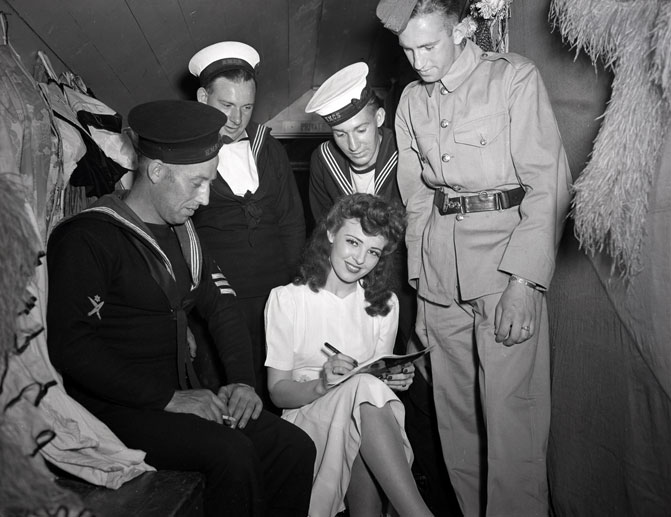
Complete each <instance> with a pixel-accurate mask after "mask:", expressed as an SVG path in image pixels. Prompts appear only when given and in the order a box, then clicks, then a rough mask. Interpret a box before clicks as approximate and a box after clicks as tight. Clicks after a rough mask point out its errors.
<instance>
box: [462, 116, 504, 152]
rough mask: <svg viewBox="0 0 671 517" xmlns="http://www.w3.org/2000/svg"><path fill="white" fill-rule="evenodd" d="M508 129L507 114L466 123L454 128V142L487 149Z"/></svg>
mask: <svg viewBox="0 0 671 517" xmlns="http://www.w3.org/2000/svg"><path fill="white" fill-rule="evenodd" d="M507 127H508V114H507V113H505V112H502V113H497V114H496V115H489V116H486V117H480V118H477V119H475V120H470V121H468V122H464V123H463V124H460V125H459V126H457V127H455V128H454V141H455V142H456V143H458V144H465V145H470V146H473V147H487V146H488V145H489V144H490V143H491V142H493V141H494V140H496V138H497V137H498V136H499V135H500V134H501V133H502V132H503V130H504V129H506V128H507Z"/></svg>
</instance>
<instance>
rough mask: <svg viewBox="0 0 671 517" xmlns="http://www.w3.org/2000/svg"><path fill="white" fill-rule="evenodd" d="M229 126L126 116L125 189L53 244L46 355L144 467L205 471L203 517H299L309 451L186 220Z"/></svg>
mask: <svg viewBox="0 0 671 517" xmlns="http://www.w3.org/2000/svg"><path fill="white" fill-rule="evenodd" d="M226 120H227V119H226V116H225V115H224V114H223V113H221V112H219V111H218V110H216V109H214V108H211V107H210V106H207V105H205V104H201V103H197V102H190V101H156V102H150V103H147V104H142V105H140V106H137V107H135V108H134V109H133V110H131V112H130V114H129V124H130V126H131V129H132V130H133V131H134V132H135V133H136V134H137V136H138V143H137V146H138V153H139V167H138V171H137V174H136V178H135V182H134V184H133V186H132V188H131V190H130V191H126V192H125V193H124V194H121V195H117V194H116V193H115V194H109V195H107V196H104V197H102V198H100V200H98V202H97V203H96V204H95V205H93V206H92V207H91V208H89V209H87V210H84V211H83V212H81V213H80V214H78V215H76V216H74V217H72V218H70V219H68V220H66V221H64V222H62V223H61V224H60V225H59V226H58V227H57V228H56V229H55V230H54V232H53V234H52V235H51V237H50V239H49V244H48V252H47V260H48V268H49V303H48V309H47V324H48V328H49V337H48V346H49V353H50V356H51V359H52V361H53V364H54V365H55V367H56V368H57V369H58V370H59V371H60V373H61V374H62V375H63V380H64V383H65V387H66V389H67V391H68V393H69V394H70V395H71V396H73V397H74V398H75V399H76V400H78V401H79V402H80V403H82V404H83V405H84V406H85V407H86V408H87V409H89V410H90V411H91V412H92V413H93V414H94V415H96V416H97V417H98V418H99V419H100V420H102V421H103V422H104V423H105V424H107V425H108V426H109V427H110V428H111V429H112V431H114V432H115V433H116V434H117V435H118V436H119V438H121V440H122V441H123V442H124V443H125V444H126V445H127V446H129V447H132V448H137V449H142V450H144V451H146V453H147V456H146V461H147V463H149V464H150V465H152V466H154V467H156V468H158V469H172V470H191V471H200V472H202V473H204V474H205V477H206V489H205V497H204V506H205V513H206V514H207V515H215V514H216V515H222V514H226V515H236V516H238V515H239V516H246V515H250V516H251V515H254V516H257V515H286V516H295V515H306V514H307V508H308V503H309V498H310V487H311V482H312V470H313V464H314V456H315V448H314V444H313V443H312V441H311V440H310V439H309V437H308V436H307V435H306V434H305V433H304V432H303V431H301V430H300V429H298V428H297V427H295V426H293V425H291V424H289V423H287V422H285V421H283V420H281V419H279V418H278V417H276V416H275V415H273V414H271V413H268V412H266V411H265V410H263V409H262V403H261V400H260V399H259V397H258V395H257V394H256V392H255V390H254V382H255V381H254V372H253V369H252V352H251V346H250V342H249V334H248V332H247V329H246V327H245V325H244V323H243V319H242V317H241V314H240V310H239V308H238V306H237V302H236V297H235V292H234V291H233V289H232V288H231V286H230V285H229V283H228V281H227V279H226V277H225V276H224V275H223V274H222V272H221V271H220V270H219V268H218V267H217V265H216V263H215V262H214V261H213V260H212V258H211V257H209V256H208V255H207V253H204V252H203V250H202V249H201V246H200V243H199V240H198V237H197V235H196V232H195V229H194V226H193V223H192V222H191V216H192V215H193V213H194V212H195V211H196V210H197V209H198V207H200V206H203V205H207V203H208V201H209V195H210V184H211V183H212V180H213V178H214V177H215V176H216V174H217V162H218V157H217V153H218V151H219V148H220V147H221V145H222V143H223V141H224V139H225V136H223V132H222V131H221V130H222V127H223V126H224V124H225V123H226ZM92 304H93V306H92ZM191 310H194V311H197V312H198V313H199V314H200V315H201V316H202V317H203V319H204V320H205V321H207V323H208V327H209V331H210V333H211V334H212V336H213V337H214V340H215V343H216V347H217V352H218V355H219V358H220V360H221V362H222V364H223V367H224V369H225V371H226V376H227V379H228V383H227V384H226V385H224V386H221V387H220V388H219V389H218V390H217V391H216V392H213V391H211V390H209V389H202V388H201V387H200V383H199V380H198V378H197V376H196V375H195V372H194V369H193V366H192V363H191V359H190V355H189V347H188V344H187V316H188V313H189V312H190V311H191Z"/></svg>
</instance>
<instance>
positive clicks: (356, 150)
mask: <svg viewBox="0 0 671 517" xmlns="http://www.w3.org/2000/svg"><path fill="white" fill-rule="evenodd" d="M368 72H369V69H368V65H366V64H365V63H363V62H359V63H354V64H352V65H349V66H346V67H345V68H343V69H341V70H339V71H338V72H336V73H335V74H333V75H332V76H331V77H329V78H328V79H326V81H324V83H323V84H322V85H321V86H320V87H319V89H318V90H317V91H316V92H315V94H314V95H313V97H312V99H310V102H309V103H308V105H307V106H306V108H305V111H306V112H307V113H317V114H318V115H320V116H321V117H322V118H323V119H324V121H325V122H326V123H327V124H328V125H329V126H330V127H331V130H332V132H333V139H331V140H328V141H326V142H324V143H322V144H321V145H320V146H319V147H318V148H317V149H316V150H315V151H314V152H313V153H312V158H311V161H310V184H309V196H310V208H311V210H312V214H313V216H314V218H315V220H317V221H319V219H321V218H322V217H324V216H325V215H326V213H328V211H329V210H330V209H331V207H332V206H333V204H334V203H335V201H336V199H338V198H339V197H341V196H343V195H347V194H352V193H355V192H360V193H366V194H375V195H378V196H380V197H381V198H383V199H385V200H386V201H390V202H397V203H399V204H401V203H402V201H401V195H400V192H399V189H398V184H397V182H396V168H397V163H398V151H397V149H396V138H395V136H394V132H393V131H392V130H390V129H388V128H386V127H383V124H384V120H385V115H386V114H385V110H384V108H383V107H382V105H381V102H380V99H379V98H378V97H377V96H376V95H375V93H374V91H373V89H372V88H371V87H370V85H369V84H368ZM396 254H397V257H396V258H397V261H398V275H397V284H396V285H395V286H394V290H395V292H396V294H397V296H398V299H399V306H400V311H399V312H400V314H399V325H398V335H397V339H396V344H395V346H394V351H395V352H396V353H405V352H406V351H412V350H413V349H415V348H414V347H415V345H417V344H418V342H419V341H418V340H417V339H416V338H414V339H413V337H414V330H413V328H414V324H415V314H416V312H417V303H416V296H415V291H414V290H413V289H412V287H410V285H409V284H408V283H407V282H406V281H405V278H406V276H407V254H406V251H405V246H399V250H398V251H397V253H396ZM408 349H409V350H408ZM418 370H419V371H420V374H421V375H416V376H415V382H414V383H413V384H412V385H411V387H410V389H409V390H408V392H406V393H403V394H402V395H401V400H402V401H403V403H404V404H405V407H406V415H407V418H406V426H407V433H408V437H409V439H410V443H411V445H412V447H413V450H414V451H415V463H414V464H413V473H414V475H415V477H416V478H417V483H418V485H419V486H420V491H421V493H422V496H423V497H424V499H425V500H426V503H427V505H428V506H429V507H430V508H431V510H432V511H433V512H434V513H436V514H440V515H446V514H448V513H449V508H450V499H449V496H450V495H451V492H450V490H449V479H448V475H447V471H446V469H445V465H444V464H443V461H442V458H441V457H440V444H439V438H438V430H437V424H436V417H435V409H434V406H433V400H432V396H431V387H430V384H429V383H430V380H429V379H428V371H429V367H428V365H426V364H418ZM432 433H433V438H432ZM446 486H447V487H448V488H446ZM453 506H454V505H453Z"/></svg>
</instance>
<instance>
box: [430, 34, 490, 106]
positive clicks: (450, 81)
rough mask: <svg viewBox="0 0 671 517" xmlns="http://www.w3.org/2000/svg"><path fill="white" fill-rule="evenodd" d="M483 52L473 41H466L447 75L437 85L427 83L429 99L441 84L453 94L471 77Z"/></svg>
mask: <svg viewBox="0 0 671 517" xmlns="http://www.w3.org/2000/svg"><path fill="white" fill-rule="evenodd" d="M482 54H483V50H482V49H481V48H480V47H478V46H477V45H476V44H475V43H473V42H472V41H471V40H468V39H467V40H466V46H465V47H464V49H463V50H462V51H461V53H460V54H459V56H458V57H457V59H456V60H455V61H454V63H452V66H451V67H450V69H449V70H448V71H447V74H445V76H444V77H443V78H442V79H441V80H440V81H437V82H435V83H426V84H425V85H424V87H425V88H426V92H427V93H428V94H429V97H431V95H432V94H433V90H434V88H435V86H436V84H437V83H441V84H442V85H443V86H444V87H445V88H446V89H447V91H448V92H450V93H451V92H453V91H454V90H456V89H457V88H458V87H459V86H461V85H462V84H463V83H464V81H466V79H467V78H468V76H470V75H471V73H472V72H473V70H475V68H476V67H477V66H478V63H479V62H480V59H481V56H482Z"/></svg>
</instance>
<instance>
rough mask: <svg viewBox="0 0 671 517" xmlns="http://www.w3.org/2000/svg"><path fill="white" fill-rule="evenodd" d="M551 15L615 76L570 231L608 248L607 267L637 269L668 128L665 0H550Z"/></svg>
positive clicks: (670, 21)
mask: <svg viewBox="0 0 671 517" xmlns="http://www.w3.org/2000/svg"><path fill="white" fill-rule="evenodd" d="M550 18H551V19H552V21H553V23H554V25H555V26H558V27H559V30H560V32H561V33H562V36H563V38H564V39H565V40H567V41H568V42H569V43H570V44H571V45H572V46H573V47H574V48H575V49H576V51H577V52H579V51H580V50H584V51H585V52H586V53H587V54H588V55H589V56H590V58H591V59H592V61H593V62H594V63H596V61H597V60H602V61H603V62H604V63H605V65H606V66H607V67H610V68H611V69H612V70H613V72H614V74H615V78H614V80H613V84H612V95H611V98H610V101H609V103H608V106H607V108H606V111H605V113H604V114H603V123H602V125H601V129H600V131H599V134H598V136H597V138H596V140H595V142H594V148H593V150H592V155H591V159H590V162H589V163H588V164H587V166H586V168H585V169H584V171H583V172H582V174H581V175H580V177H579V178H578V179H577V181H576V182H575V184H574V191H575V196H574V200H573V206H572V216H573V218H574V219H575V231H576V236H577V238H578V240H579V242H580V245H581V247H583V248H584V249H585V250H586V251H587V252H588V253H590V254H595V253H598V252H601V251H606V252H607V253H608V254H609V255H610V256H611V257H612V258H613V270H612V273H614V272H616V271H618V272H619V273H620V275H621V276H623V277H624V278H625V279H627V280H630V279H631V278H632V277H633V276H634V275H635V274H636V273H637V272H638V271H639V270H640V264H641V262H640V253H641V248H642V244H643V242H644V223H645V218H646V215H647V211H648V193H649V191H650V188H651V185H652V183H653V179H654V175H655V173H656V172H657V167H658V161H659V157H660V153H661V151H662V145H663V144H664V140H665V135H666V130H667V128H668V118H669V104H670V101H671V99H670V97H671V93H670V88H671V30H670V27H671V2H668V1H666V0H631V1H622V0H620V1H618V0H552V3H551V7H550Z"/></svg>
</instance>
